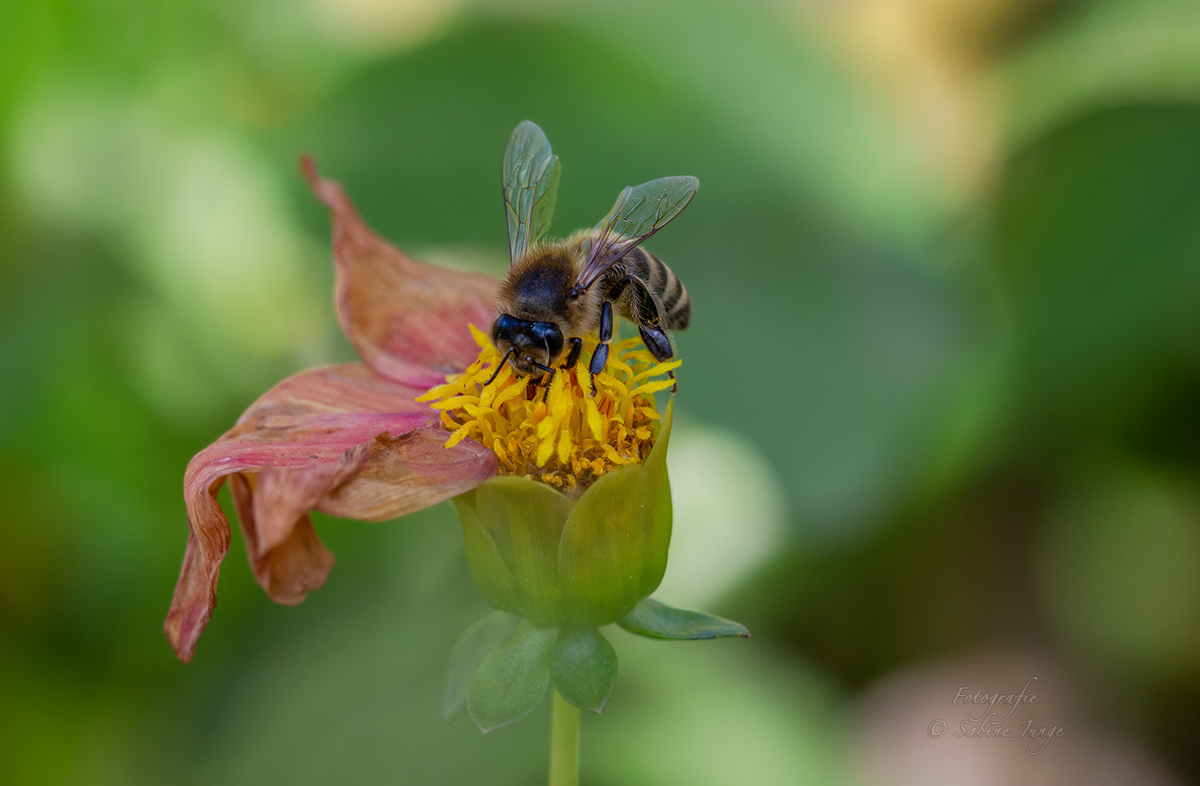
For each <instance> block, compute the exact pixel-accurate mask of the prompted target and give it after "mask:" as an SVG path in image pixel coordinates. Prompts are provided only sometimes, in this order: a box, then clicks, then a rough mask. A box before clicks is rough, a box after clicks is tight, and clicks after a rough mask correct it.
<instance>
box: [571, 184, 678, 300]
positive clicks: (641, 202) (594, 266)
mask: <svg viewBox="0 0 1200 786" xmlns="http://www.w3.org/2000/svg"><path fill="white" fill-rule="evenodd" d="M699 189H700V181H699V180H697V179H696V178H694V177H691V176H689V175H683V176H679V177H663V178H659V179H658V180H651V181H650V182H649V183H642V184H641V185H640V186H630V187H627V188H626V189H625V190H624V191H622V192H621V195H620V196H618V197H617V202H616V204H615V205H613V208H612V210H610V211H609V213H608V215H607V216H605V217H604V220H602V221H601V222H600V223H599V224H597V225H596V228H595V229H594V230H593V232H592V237H591V238H590V239H589V240H588V241H587V244H588V248H587V262H586V263H585V264H584V267H583V270H582V271H581V272H580V274H579V280H578V281H577V282H576V286H580V287H583V288H584V289H587V288H588V287H590V286H591V285H592V284H593V283H594V282H595V281H596V279H598V278H600V276H602V275H603V274H604V271H605V270H607V269H608V268H610V267H611V266H612V265H613V263H615V262H616V261H617V260H618V259H620V258H621V257H623V256H625V255H626V254H628V253H629V252H630V251H632V250H633V249H634V248H636V247H637V246H638V244H640V243H641V242H642V241H643V240H645V239H646V238H648V237H650V236H651V235H653V234H654V233H655V232H657V231H658V230H660V229H662V228H663V227H665V226H666V225H667V224H669V223H671V220H672V219H673V218H675V216H677V215H679V214H680V213H681V212H683V209H684V208H685V207H687V206H688V203H689V202H691V201H692V197H694V196H696V192H697V191H698V190H699Z"/></svg>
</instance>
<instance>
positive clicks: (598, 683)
mask: <svg viewBox="0 0 1200 786" xmlns="http://www.w3.org/2000/svg"><path fill="white" fill-rule="evenodd" d="M550 673H551V676H552V677H553V678H554V687H555V689H556V690H557V691H558V693H559V695H561V696H562V697H563V698H564V699H566V700H567V701H568V702H570V703H571V704H574V705H575V706H576V707H579V708H580V709H583V710H591V711H592V712H600V711H601V710H603V709H604V705H605V703H606V702H607V701H608V697H609V696H611V695H612V691H613V685H615V684H616V682H617V653H616V652H615V651H614V650H613V648H612V645H611V644H609V643H608V639H606V638H604V636H602V635H601V634H600V631H598V630H596V629H595V628H566V629H564V630H563V631H561V632H560V633H559V634H558V639H557V640H556V641H555V642H554V653H553V655H552V656H551V659H550Z"/></svg>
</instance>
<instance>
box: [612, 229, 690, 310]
mask: <svg viewBox="0 0 1200 786" xmlns="http://www.w3.org/2000/svg"><path fill="white" fill-rule="evenodd" d="M613 267H614V268H620V269H623V270H624V275H631V276H635V277H637V278H638V279H639V280H641V282H642V283H644V284H645V285H646V289H648V290H649V291H650V293H651V295H652V296H653V298H654V301H655V303H654V305H655V306H656V309H657V311H658V314H657V315H651V314H647V313H645V312H646V311H648V310H649V305H650V304H648V303H639V302H637V301H638V300H639V299H638V298H637V294H636V293H635V292H634V291H633V289H634V288H633V287H626V291H625V292H623V293H622V297H621V299H620V300H621V302H620V304H619V305H620V306H621V307H622V308H620V310H621V311H623V312H625V313H624V316H626V317H628V318H629V319H631V320H632V321H634V322H637V323H639V324H645V323H647V322H650V323H651V324H653V323H655V322H660V323H661V324H663V325H665V326H666V328H667V329H668V330H683V329H684V328H686V327H687V326H688V323H689V322H690V321H691V319H692V301H691V300H690V299H689V298H688V293H687V290H686V289H685V288H684V286H683V282H682V281H680V280H679V276H677V275H675V274H674V273H673V272H671V268H669V267H667V266H666V265H665V264H663V262H662V260H660V259H659V258H658V257H656V256H654V255H653V254H651V253H649V252H647V251H643V250H642V249H640V248H635V249H634V250H632V251H630V252H629V253H628V254H626V255H625V256H624V257H622V258H621V261H620V262H618V263H617V264H616V265H614V266H613ZM614 272H617V271H614ZM624 275H622V276H621V277H622V278H623V277H624ZM654 316H657V319H653V318H652V317H654Z"/></svg>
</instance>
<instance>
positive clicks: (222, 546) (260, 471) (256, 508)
mask: <svg viewBox="0 0 1200 786" xmlns="http://www.w3.org/2000/svg"><path fill="white" fill-rule="evenodd" d="M412 397H413V390H412V389H410V388H406V387H404V386H402V385H399V384H396V383H394V382H390V381H388V380H384V379H382V378H381V377H379V375H378V374H376V373H375V372H374V371H372V370H370V369H369V368H366V367H365V366H362V365H361V364H347V365H343V366H331V367H327V368H323V369H316V370H313V371H307V372H304V373H302V374H298V375H296V376H294V377H291V378H290V379H287V380H284V381H283V382H281V383H280V384H279V385H277V386H276V387H275V388H273V389H272V390H270V391H268V392H267V393H266V394H265V395H264V396H262V398H260V399H259V400H258V401H257V402H255V404H254V405H253V406H251V408H250V409H249V410H248V411H247V412H246V414H245V415H243V416H242V418H241V419H240V420H239V421H238V425H237V426H235V427H234V428H233V429H232V430H230V431H229V432H228V433H226V434H225V435H224V436H223V437H222V438H221V439H220V440H218V441H217V442H215V443H214V444H212V445H210V446H209V447H207V448H205V449H204V450H202V451H201V452H200V453H198V454H197V455H196V457H195V458H193V459H192V461H191V463H190V464H189V465H188V469H187V472H186V474H185V476H184V498H185V501H186V502H187V509H188V525H189V527H190V529H191V532H190V534H189V537H188V548H187V552H186V554H185V556H184V563H183V568H182V570H181V572H180V577H179V584H178V585H177V587H176V589H175V597H174V599H173V601H172V603H171V610H170V612H169V613H168V615H167V620H166V623H165V624H164V630H165V631H166V634H167V637H168V639H170V641H171V645H172V647H173V648H174V649H175V652H176V654H177V655H178V656H179V658H180V659H181V660H183V661H185V662H186V661H189V660H191V657H192V653H193V652H194V650H195V646H196V641H197V639H199V637H200V633H201V632H202V631H203V630H204V627H205V626H206V625H207V624H208V620H209V618H210V617H211V615H212V609H213V607H214V606H215V605H216V591H217V577H218V572H219V568H220V564H221V560H222V559H224V557H225V553H226V552H227V551H228V548H229V521H228V520H227V519H226V518H225V514H224V512H223V511H222V510H221V506H220V505H219V504H218V503H217V499H216V495H217V492H218V491H219V490H220V488H221V484H222V483H224V481H225V479H226V478H229V477H232V478H233V480H232V488H233V495H234V502H235V505H236V507H237V509H238V517H239V519H240V520H241V524H242V529H243V532H244V534H245V537H246V548H247V552H248V553H249V556H250V561H251V564H252V566H253V568H254V573H255V576H256V577H257V578H258V580H259V582H260V583H261V584H262V586H263V588H264V589H265V590H266V591H267V593H268V594H269V595H270V596H271V597H272V598H273V599H275V600H277V601H279V602H281V603H291V604H294V603H299V602H300V601H302V600H303V599H304V596H305V594H306V593H307V592H308V591H309V590H312V589H316V588H318V587H320V586H321V584H322V583H323V582H324V580H325V576H326V575H327V574H328V572H329V569H330V568H331V567H332V565H333V556H332V555H331V554H329V552H328V551H327V550H326V549H325V547H324V546H323V545H322V544H321V542H320V541H319V540H318V539H317V536H316V533H315V531H314V530H313V528H312V523H311V521H310V520H309V518H308V512H309V511H310V510H312V509H319V510H328V511H329V512H331V513H334V514H336V515H349V516H355V517H359V518H376V519H382V518H390V517H394V516H400V515H403V514H405V513H409V512H412V511H414V510H418V509H420V508H422V507H426V506H428V505H432V504H434V503H436V502H440V501H442V500H444V499H448V498H449V497H451V496H454V495H455V494H458V493H460V492H461V491H464V490H466V489H468V488H473V487H474V486H475V485H478V484H479V483H481V482H482V481H483V480H484V479H486V478H488V477H490V476H491V475H494V474H495V472H496V457H495V455H494V454H493V453H491V452H490V451H488V450H486V449H485V448H483V446H481V445H479V444H478V443H474V442H470V441H464V442H462V443H460V444H459V445H458V446H456V447H455V448H454V449H450V450H445V449H442V448H441V444H444V442H445V438H446V432H445V431H444V430H442V429H440V428H436V427H434V426H432V425H431V424H432V423H434V422H436V418H435V416H434V414H433V413H432V412H431V411H430V410H429V409H428V408H426V407H424V406H423V405H419V404H415V403H414V402H413V401H412ZM346 402H350V403H349V404H347V403H346ZM351 405H353V406H357V407H364V408H367V409H368V410H370V409H382V408H385V407H389V406H393V407H396V408H397V409H398V410H400V411H390V412H389V411H367V412H361V411H360V412H344V411H339V409H340V408H341V407H344V406H351ZM403 408H407V410H408V411H403ZM434 432H436V434H437V435H440V436H437V437H435V436H434ZM392 435H396V436H394V437H393V436H392ZM439 440H440V441H439ZM434 442H436V443H437V446H438V450H440V451H441V452H440V453H437V452H435V451H433V450H431V449H429V448H428V445H429V444H431V443H434Z"/></svg>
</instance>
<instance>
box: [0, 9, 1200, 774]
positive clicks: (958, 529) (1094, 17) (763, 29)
mask: <svg viewBox="0 0 1200 786" xmlns="http://www.w3.org/2000/svg"><path fill="white" fill-rule="evenodd" d="M1197 41H1200V5H1197V4H1196V3H1195V2H1194V1H1193V0H1095V1H1094V2H1084V0H1077V1H1074V2H1072V1H1069V0H1055V1H1053V2H1052V1H1051V0H978V1H977V2H971V3H964V2H958V1H957V0H836V1H831V2H821V3H818V2H786V1H782V0H775V1H773V2H766V1H765V0H764V1H762V2H737V3H734V2H728V3H723V2H715V1H714V0H699V1H697V0H689V1H687V2H684V1H683V0H653V1H651V0H643V2H631V1H628V0H614V2H605V3H598V2H550V0H542V1H538V0H530V1H529V2H519V3H499V2H486V1H485V0H445V1H439V0H394V1H393V2H387V1H386V0H303V2H296V3H291V2H283V0H254V1H253V2H242V1H239V2H234V0H191V1H190V2H185V3H178V2H161V1H160V0H142V1H141V2H138V1H136V0H108V1H107V2H100V0H51V1H50V2H47V1H46V0H4V2H3V3H0V467H2V468H3V472H0V499H2V500H3V508H2V510H3V512H2V513H0V544H2V545H0V782H3V783H6V784H7V783H12V784H89V785H90V784H143V783H144V784H162V783H171V784H202V783H203V784H210V783H233V784H240V783H245V784H251V783H254V784H260V783H283V782H286V783H293V784H324V783H361V784H375V783H380V784H382V783H448V784H460V783H464V784H465V783H481V782H487V783H493V784H509V783H511V784H518V783H530V782H541V780H542V779H543V778H544V769H545V757H546V752H547V735H548V711H547V710H546V709H545V708H544V707H543V708H542V709H541V710H539V711H538V712H537V713H535V714H534V715H532V716H530V717H529V718H527V719H526V720H523V721H522V722H520V723H518V724H517V725H515V726H513V727H510V728H506V729H502V730H500V731H497V732H495V733H492V734H489V735H487V736H486V737H484V736H481V735H480V734H479V733H478V731H477V730H476V729H475V728H474V727H473V726H472V725H471V724H470V723H469V722H467V721H460V722H458V723H457V724H454V725H450V726H447V725H445V724H443V722H442V721H441V718H440V691H441V685H442V680H443V678H444V664H445V659H446V657H447V655H448V652H449V649H450V646H451V644H452V643H453V641H454V639H455V638H456V637H457V635H458V634H459V633H460V632H461V631H462V630H463V629H464V628H465V627H466V626H467V625H468V624H469V623H470V622H472V621H473V620H474V619H476V618H477V617H479V616H481V615H482V614H483V613H484V611H485V607H484V606H483V604H482V601H481V600H480V599H479V597H478V594H477V592H476V591H475V589H474V587H473V585H472V584H471V582H470V578H469V576H468V573H467V570H466V564H465V560H464V557H463V554H462V540H461V530H460V529H459V528H458V525H457V523H456V521H455V519H454V515H453V512H452V510H451V509H450V507H449V506H448V505H442V506H439V507H437V508H434V509H431V510H428V511H425V512H423V513H420V514H417V515H414V516H411V517H409V518H407V519H405V520H403V521H396V522H390V523H386V524H378V525H373V524H361V523H358V522H346V521H340V520H334V519H329V518H323V519H319V520H318V522H317V526H318V529H319V531H320V533H321V537H322V538H323V539H324V540H325V542H326V543H327V544H328V545H329V547H330V548H331V550H332V551H333V552H334V553H335V554H336V555H337V557H338V560H339V562H338V565H337V566H336V567H335V569H334V571H333V573H332V574H331V576H330V578H329V581H328V583H327V584H326V586H325V588H324V589H322V590H321V591H319V592H316V593H313V594H312V595H311V596H310V598H309V599H308V601H307V602H305V603H304V604H303V605H301V606H299V607H295V608H286V607H282V606H276V605H274V604H272V603H271V602H270V601H269V600H268V599H267V598H266V597H265V595H264V594H263V593H262V591H261V590H260V589H259V588H258V586H257V585H256V584H255V583H254V581H253V579H252V577H251V574H250V571H249V570H248V569H247V566H246V564H245V557H244V550H243V549H242V546H241V543H240V537H238V536H235V537H234V546H233V550H232V551H231V553H230V556H229V558H228V559H227V560H226V563H225V570H224V572H223V574H222V581H221V587H220V606H219V608H218V610H217V612H216V614H215V616H214V618H213V623H212V625H211V626H210V628H209V629H208V632H207V633H206V634H205V636H204V638H203V640H202V641H201V644H200V647H199V650H198V653H197V656H196V659H195V661H194V662H193V663H192V664H191V665H189V666H183V665H181V664H180V663H178V662H177V661H176V660H175V659H174V657H173V655H172V654H171V651H170V648H169V647H168V646H167V643H166V641H165V639H164V638H163V636H162V634H161V630H160V626H161V622H162V618H163V617H164V615H165V613H166V610H167V606H168V603H169V601H170V597H171V592H172V588H173V586H174V583H175V579H176V577H177V575H178V569H179V565H180V561H181V559H182V555H183V547H184V543H185V539H186V518H185V513H184V505H183V499H182V494H181V479H182V474H183V470H184V467H185V465H186V464H187V461H188V460H189V458H190V457H191V456H192V454H194V453H195V452H196V451H198V450H199V449H201V448H202V447H204V446H205V445H206V444H208V443H209V442H211V441H212V440H214V439H215V438H216V437H217V436H218V435H219V434H220V433H221V432H222V431H224V430H225V429H226V428H227V427H228V426H229V425H230V424H232V422H233V421H234V420H235V419H236V417H237V416H238V415H239V414H240V412H241V411H242V410H243V409H244V408H245V407H246V406H247V405H248V404H249V402H250V401H252V400H253V398H254V397H255V396H256V395H257V394H258V393H260V392H261V391H263V390H265V389H266V388H267V387H269V386H270V385H271V384H273V383H274V382H275V381H277V380H278V379H280V378H281V377H283V376H284V375H286V374H288V373H290V372H293V371H296V370H299V369H302V368H305V367H308V366H312V365H315V364H318V363H323V362H330V361H334V360H343V359H351V358H353V351H352V350H351V349H350V347H349V344H348V343H347V342H346V340H345V339H344V338H343V337H342V335H341V333H340V331H339V330H338V328H337V324H336V322H335V320H334V318H333V314H332V308H331V303H330V294H329V293H330V286H331V281H332V275H331V271H330V265H329V260H328V235H329V230H328V218H327V216H326V214H325V212H324V210H323V209H322V208H321V207H320V206H319V205H318V204H317V203H316V201H315V200H314V199H313V198H312V197H311V195H310V194H309V193H308V192H307V190H306V188H305V186H304V185H303V182H302V180H301V178H300V177H299V176H298V173H297V168H296V158H297V154H298V153H300V152H302V151H307V152H311V153H313V154H314V155H315V156H316V158H317V160H318V162H319V163H320V165H321V168H322V170H323V172H324V173H326V174H327V175H328V176H331V177H334V178H336V179H339V180H341V181H342V182H343V183H344V184H345V185H346V187H347V189H348V191H349V193H350V194H351V195H352V196H353V197H354V199H355V200H356V201H357V203H358V205H359V207H360V209H361V211H362V212H363V214H364V215H365V217H366V218H367V220H368V221H369V222H370V223H371V224H372V225H373V226H374V227H375V228H376V229H377V230H378V231H379V232H381V233H382V234H383V235H384V236H386V237H388V238H389V239H391V240H392V241H393V242H395V243H397V244H398V245H401V246H402V247H404V248H405V249H407V250H408V251H409V252H411V253H413V254H414V255H416V256H419V257H421V258H425V259H428V260H431V261H436V262H440V263H444V264H450V265H456V266H460V267H465V268H473V269H483V270H490V271H492V272H495V273H497V274H502V272H503V267H504V264H505V242H506V241H505V229H504V220H503V217H502V207H501V203H500V188H499V183H500V158H501V153H502V151H503V147H504V142H505V140H506V139H507V136H508V134H509V133H510V131H511V130H512V128H513V127H514V126H515V125H516V124H517V123H518V122H519V121H521V120H523V119H526V118H529V119H533V120H535V121H536V122H538V123H539V124H540V125H541V126H542V127H543V128H544V129H545V130H546V132H547V134H548V136H549V138H550V140H551V141H552V143H553V144H554V148H555V152H556V153H558V154H559V155H560V156H561V159H562V161H563V166H564V169H565V173H564V177H563V180H562V185H561V188H560V192H559V200H558V205H559V207H558V211H557V216H556V222H555V231H556V233H558V234H566V233H567V232H568V231H570V230H572V229H575V228H577V227H582V226H591V225H592V224H593V223H595V221H596V220H598V219H599V217H601V216H602V215H603V214H604V213H605V212H606V211H607V210H608V208H609V206H610V205H611V204H612V200H613V198H614V197H615V196H616V194H617V192H618V191H619V190H620V189H621V188H622V187H623V186H625V185H629V184H635V183H640V182H643V181H646V180H649V179H652V178H654V177H660V176H665V175H673V174H691V175H696V176H698V177H699V178H700V180H701V183H702V188H701V192H700V194H699V197H698V198H697V199H696V201H695V202H694V203H693V205H692V207H691V208H689V210H688V211H687V212H686V213H684V214H683V216H682V217H681V218H680V219H678V220H677V221H676V222H675V223H674V224H673V225H672V226H671V228H670V229H669V230H667V231H665V232H663V233H661V234H660V235H658V236H656V237H655V238H654V239H653V241H652V242H651V243H650V247H651V249H652V250H653V251H654V252H655V253H657V254H658V255H660V256H661V257H662V258H663V259H665V260H666V261H668V263H669V264H670V265H671V266H672V268H673V269H674V270H675V271H676V272H677V273H678V274H679V275H680V276H681V277H682V278H683V279H684V281H685V282H686V283H687V286H688V288H689V291H690V293H691V295H692V300H693V303H694V309H695V311H694V320H693V327H692V328H691V329H690V330H689V331H688V332H687V333H685V334H682V335H680V336H679V348H680V354H681V356H682V357H683V358H684V361H685V365H684V366H683V368H682V370H681V372H680V392H679V395H678V399H677V405H678V412H679V426H677V429H678V430H677V432H676V437H675V438H673V440H672V457H671V462H672V464H671V472H672V481H673V485H674V490H675V498H676V522H675V532H676V535H675V542H674V544H673V547H672V555H673V556H672V564H671V567H670V569H669V572H668V577H667V580H666V582H665V584H664V586H663V588H662V591H661V592H660V596H661V597H663V598H665V599H667V600H669V601H674V602H676V603H678V604H680V605H685V606H688V605H690V606H692V607H698V608H703V609H705V610H707V611H712V612H716V613H721V614H725V615H727V616H730V617H733V618H735V619H737V620H739V621H742V622H744V623H746V624H747V625H748V626H749V627H750V628H751V630H752V631H753V633H754V638H753V639H751V640H749V641H720V642H712V643H706V644H692V645H672V644H661V643H648V642H644V641H640V640H634V639H633V637H630V636H627V635H625V634H623V633H621V632H619V631H617V632H614V633H613V635H612V639H613V640H614V644H615V646H616V647H617V650H618V652H619V654H620V657H621V668H622V675H621V678H620V680H619V681H618V685H617V690H616V693H615V695H614V697H613V699H612V701H611V703H610V704H609V709H608V710H607V711H606V712H605V713H604V715H603V716H602V717H599V718H596V717H589V718H587V719H585V722H584V729H583V779H584V782H585V783H589V784H668V783H681V784H682V783H686V784H710V783H711V784H718V783H734V782H753V783H764V784H774V783H787V784H792V783H812V784H853V783H866V784H875V783H880V784H883V783H887V784H907V783H913V784H918V783H919V784H938V783H947V784H950V783H955V784H957V783H967V782H970V783H979V784H1008V783H1089V784H1106V783H1154V784H1158V783H1162V784H1172V783H1186V782H1200V747H1197V746H1196V745H1195V737H1196V734H1197V733H1198V732H1200V722H1198V721H1197V713H1196V707H1197V706H1200V414H1198V413H1197V404H1200V47H1198V46H1197V45H1196V42H1197ZM1035 675H1037V676H1039V682H1038V683H1037V688H1038V691H1039V693H1041V694H1042V695H1043V697H1044V701H1043V702H1042V703H1041V704H1039V705H1038V707H1039V712H1041V713H1042V714H1041V715H1040V716H1039V718H1040V720H1039V725H1040V724H1043V723H1044V724H1045V725H1050V724H1057V725H1059V726H1060V727H1063V728H1065V729H1066V730H1067V733H1066V735H1065V736H1064V737H1063V738H1061V739H1060V740H1058V739H1056V740H1055V741H1054V743H1053V744H1052V745H1051V746H1050V747H1049V749H1048V750H1047V751H1045V752H1044V753H1042V754H1040V755H1039V756H1038V757H1031V756H1029V755H1028V754H1027V753H1026V752H1025V751H1024V749H1023V744H1018V743H1014V742H1010V741H1001V740H969V739H951V738H950V736H947V737H946V738H943V739H931V738H930V737H929V736H928V735H927V733H926V727H927V724H929V722H930V721H931V720H933V719H934V718H938V717H941V718H945V719H946V720H948V721H950V722H951V726H952V728H953V727H955V726H956V724H957V721H958V720H959V719H961V718H962V717H963V716H964V715H965V714H966V712H965V710H964V709H963V707H962V706H961V705H959V706H952V705H951V702H950V700H951V698H952V697H953V696H954V691H955V689H956V686H961V685H970V686H971V687H972V690H973V689H974V688H983V689H985V690H986V691H997V690H999V691H1003V692H1010V691H1013V692H1015V691H1017V690H1019V689H1020V688H1021V686H1022V684H1024V683H1025V682H1026V681H1027V680H1028V678H1029V677H1031V676H1035Z"/></svg>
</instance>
